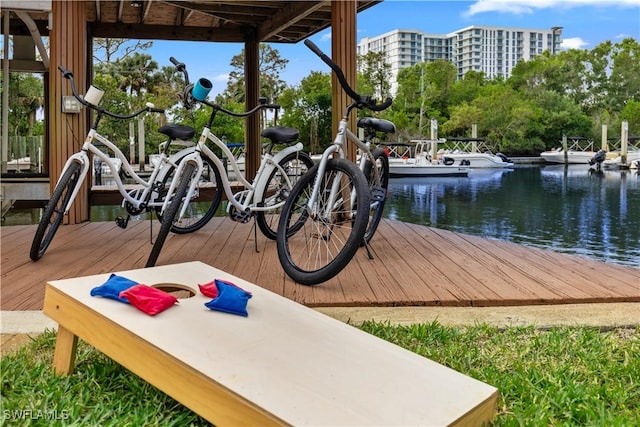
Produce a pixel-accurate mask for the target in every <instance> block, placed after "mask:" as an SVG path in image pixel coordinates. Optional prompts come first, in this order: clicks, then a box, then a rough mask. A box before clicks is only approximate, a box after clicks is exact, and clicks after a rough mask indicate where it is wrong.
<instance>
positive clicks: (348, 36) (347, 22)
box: [331, 0, 358, 161]
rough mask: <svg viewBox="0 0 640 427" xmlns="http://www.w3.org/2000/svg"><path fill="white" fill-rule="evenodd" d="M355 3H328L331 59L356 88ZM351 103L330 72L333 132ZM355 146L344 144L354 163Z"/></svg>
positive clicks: (352, 118) (345, 0)
mask: <svg viewBox="0 0 640 427" xmlns="http://www.w3.org/2000/svg"><path fill="white" fill-rule="evenodd" d="M357 5H358V3H357V2H355V1H350V0H335V1H332V2H331V59H333V61H334V62H335V63H336V64H338V66H339V67H340V68H342V72H343V73H344V76H345V78H346V79H347V83H349V86H351V87H352V88H353V89H356V76H357V74H356V7H357ZM351 101H352V100H351V98H349V96H348V95H347V94H346V93H345V91H344V90H343V89H342V87H341V86H340V83H339V82H338V79H337V78H336V76H335V74H334V73H333V72H332V73H331V123H332V127H333V131H334V132H335V131H336V130H337V129H338V126H339V124H340V120H341V119H342V114H343V113H344V110H345V108H346V106H347V105H348V103H350V102H351ZM355 119H356V112H355V111H352V113H351V115H350V117H349V128H350V129H351V130H352V131H353V130H354V129H355V127H356V123H355ZM356 148H357V147H356V146H355V145H353V144H350V143H347V146H346V147H345V152H346V155H347V158H349V159H350V160H352V161H355V160H356Z"/></svg>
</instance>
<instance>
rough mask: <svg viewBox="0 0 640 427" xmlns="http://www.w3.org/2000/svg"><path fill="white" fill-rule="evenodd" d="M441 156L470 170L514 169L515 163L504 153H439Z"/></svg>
mask: <svg viewBox="0 0 640 427" xmlns="http://www.w3.org/2000/svg"><path fill="white" fill-rule="evenodd" d="M439 155H442V156H446V157H448V158H451V159H453V160H454V162H455V163H456V164H458V165H466V166H469V167H470V168H474V169H475V168H512V167H513V162H512V161H511V160H509V159H508V158H507V156H505V155H504V154H502V153H498V154H493V153H491V152H488V151H487V152H484V153H479V152H477V153H472V152H463V151H454V152H446V151H445V152H439Z"/></svg>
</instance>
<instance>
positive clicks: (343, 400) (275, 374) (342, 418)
mask: <svg viewBox="0 0 640 427" xmlns="http://www.w3.org/2000/svg"><path fill="white" fill-rule="evenodd" d="M117 274H119V275H122V276H124V277H127V278H130V279H132V280H135V281H138V282H140V283H144V284H147V285H153V284H157V283H167V282H168V283H177V284H182V285H187V286H189V287H190V288H192V289H194V290H195V291H196V295H195V296H193V297H191V298H186V299H181V300H180V303H179V304H177V305H175V306H173V307H171V308H169V309H168V310H166V311H164V312H162V313H160V314H158V315H156V316H153V317H152V316H148V315H146V314H144V313H143V312H141V311H139V310H137V309H136V308H135V307H133V306H131V305H128V304H123V303H120V302H117V301H114V300H109V299H105V298H100V297H92V296H90V295H89V292H90V290H91V288H93V287H95V286H98V285H100V284H102V283H104V282H105V281H106V280H107V278H108V277H109V274H100V275H95V276H87V277H79V278H73V279H66V280H56V281H51V282H48V283H47V285H46V291H45V303H44V313H45V314H46V315H47V316H48V317H50V318H51V319H53V320H54V321H56V322H57V323H58V325H59V326H58V334H57V338H56V339H57V341H56V347H55V353H54V360H53V364H54V369H55V370H56V372H58V373H59V374H69V373H71V372H72V371H73V368H74V362H75V351H76V345H77V340H78V338H80V339H82V340H83V341H85V342H86V343H88V344H90V345H92V346H93V347H95V348H96V349H98V350H99V351H101V352H103V353H104V354H106V355H107V356H109V357H110V358H112V359H113V360H115V361H116V362H118V363H120V364H122V365H123V366H124V367H126V368H127V369H128V370H130V371H131V372H133V373H135V374H136V375H138V376H140V377H141V378H143V379H144V380H146V381H147V382H149V383H150V384H152V385H154V386H155V387H157V388H158V389H160V390H162V391H163V392H165V393H166V394H168V395H170V396H171V397H173V398H174V399H176V400H177V401H179V402H181V403H182V404H184V405H185V406H187V407H188V408H190V409H192V410H193V411H195V412H196V413H198V414H200V415H201V416H202V417H204V418H206V419H207V420H208V421H210V422H211V423H213V424H215V425H296V426H304V425H313V426H320V425H322V426H363V425H370V426H382V425H403V426H418V425H421V426H443V425H455V426H460V425H465V426H466V425H482V424H483V423H488V422H489V421H490V420H492V419H493V417H494V414H495V408H496V402H497V397H498V391H497V389H496V388H494V387H492V386H490V385H487V384H485V383H483V382H481V381H478V380H475V379H473V378H470V377H468V376H466V375H463V374H461V373H459V372H457V371H455V370H452V369H450V368H447V367H445V366H443V365H440V364H438V363H435V362H433V361H431V360H429V359H427V358H424V357H422V356H419V355H417V354H415V353H412V352H410V351H407V350H405V349H403V348H401V347H399V346H396V345H394V344H391V343H389V342H386V341H384V340H382V339H380V338H377V337H374V336H373V335H370V334H368V333H366V332H363V331H361V330H359V329H357V328H355V327H353V326H350V325H348V324H345V323H342V322H340V321H338V320H335V319H333V318H331V317H328V316H326V315H324V314H321V313H319V312H317V311H315V310H313V309H310V308H308V307H305V306H303V305H301V304H298V303H296V302H293V301H291V300H288V299H286V298H283V297H281V296H279V295H277V294H275V293H273V292H270V291H267V290H265V289H263V288H260V287H258V286H256V285H253V284H251V283H249V282H246V281H244V280H242V279H240V278H238V277H235V276H232V275H230V274H227V273H225V272H223V271H221V270H218V269H216V268H213V267H211V266H208V265H206V264H203V263H201V262H188V263H182V264H174V265H166V266H159V267H153V268H146V269H139V270H130V271H123V272H117ZM213 279H224V280H229V281H231V282H233V283H235V284H237V285H238V286H240V287H242V288H243V289H245V290H247V291H250V292H252V294H253V297H252V298H251V299H250V300H249V302H248V305H247V310H248V312H249V316H248V317H243V316H238V315H233V314H228V313H223V312H218V311H212V310H209V309H208V308H206V307H205V306H204V303H205V302H207V301H209V300H210V298H208V297H205V296H203V295H202V294H200V293H199V292H198V284H204V283H207V282H210V281H211V280H213ZM319 286H322V285H319ZM460 357H464V355H463V354H461V355H460Z"/></svg>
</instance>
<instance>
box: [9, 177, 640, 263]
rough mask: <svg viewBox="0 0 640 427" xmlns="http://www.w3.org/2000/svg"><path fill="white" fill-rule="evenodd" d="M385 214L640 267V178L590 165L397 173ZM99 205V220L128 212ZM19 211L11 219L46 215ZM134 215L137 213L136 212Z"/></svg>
mask: <svg viewBox="0 0 640 427" xmlns="http://www.w3.org/2000/svg"><path fill="white" fill-rule="evenodd" d="M390 190H391V195H390V199H389V200H388V202H387V205H386V207H385V216H386V217H387V218H391V219H397V220H401V221H406V222H412V223H416V224H423V225H428V226H433V227H438V228H445V229H448V230H453V231H458V232H462V233H467V234H473V235H478V236H483V237H490V238H498V239H503V240H509V241H512V242H516V243H521V244H525V245H530V246H536V247H540V248H545V249H551V250H554V251H558V252H565V253H570V254H577V255H582V256H586V257H590V258H595V259H599V260H605V261H608V262H613V263H618V264H623V265H630V266H634V267H640V177H639V175H638V173H637V172H628V171H627V172H624V171H607V172H604V173H602V174H592V173H589V170H588V167H587V165H584V166H582V165H575V166H573V165H572V166H569V167H568V168H565V167H564V166H543V167H522V168H515V169H513V170H508V171H494V170H488V169H487V170H473V171H472V172H471V173H470V175H469V178H397V179H392V180H391V183H390ZM122 212H123V211H122V209H120V207H118V206H101V207H93V208H92V211H91V215H92V218H93V220H95V221H111V220H112V219H113V218H114V217H115V216H117V215H123V213H122ZM38 215H39V213H38V211H37V210H32V211H19V212H12V213H11V214H10V215H8V216H7V218H6V220H5V221H3V223H2V224H3V225H14V224H30V223H36V222H37V221H38ZM132 219H133V218H132Z"/></svg>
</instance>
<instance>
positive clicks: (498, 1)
mask: <svg viewBox="0 0 640 427" xmlns="http://www.w3.org/2000/svg"><path fill="white" fill-rule="evenodd" d="M356 19H357V21H356V22H357V32H356V34H357V35H356V39H357V42H358V43H359V42H360V40H361V39H362V38H363V37H375V36H378V35H381V34H384V33H386V32H389V31H392V30H395V29H406V30H418V31H423V32H425V33H429V34H448V33H452V32H454V31H457V30H459V29H462V28H465V27H468V26H471V25H490V26H502V27H516V28H527V29H538V30H539V29H545V30H548V29H550V28H551V27H556V26H558V27H563V30H562V38H563V46H562V47H563V48H564V49H572V48H577V49H588V50H590V49H593V48H594V47H596V46H597V45H598V44H600V43H602V42H605V41H607V40H611V41H612V42H614V43H616V42H619V41H621V40H622V39H623V38H625V37H633V38H634V39H636V40H640V0H475V1H458V0H448V1H427V0H413V1H406V0H384V1H383V2H382V3H379V4H377V5H375V6H372V7H370V8H369V9H367V10H365V11H363V12H360V13H359V14H358V15H357V18H356ZM311 40H312V41H313V42H314V43H315V44H316V45H318V47H319V48H320V49H321V50H323V51H324V52H325V53H327V54H328V55H330V53H331V29H330V28H328V29H326V30H324V31H322V32H320V33H318V34H316V35H314V36H312V37H311ZM272 47H273V48H275V49H277V50H278V51H279V52H280V56H281V57H283V58H285V59H288V60H289V63H288V64H287V67H286V69H285V70H283V71H282V72H281V78H282V79H283V80H284V81H286V82H287V84H289V85H297V84H299V83H300V81H301V80H302V79H303V78H304V77H306V76H308V75H309V73H310V72H311V71H323V72H328V71H329V69H328V67H327V66H326V65H325V64H324V63H323V62H322V61H321V60H320V59H319V58H317V57H316V56H315V55H314V54H313V53H312V52H311V51H310V50H309V49H308V48H307V47H306V46H304V44H303V43H302V42H300V43H297V44H284V43H283V44H273V45H272ZM242 48H243V44H239V43H203V42H176V41H160V40H155V41H154V43H153V47H152V48H151V49H150V50H149V51H148V52H149V54H151V55H152V56H153V59H154V60H155V61H157V62H158V63H159V64H160V65H161V66H163V65H171V64H170V62H169V57H170V56H175V57H176V58H177V59H178V60H179V61H181V62H184V63H185V64H186V65H187V70H188V71H189V76H190V78H191V79H192V80H195V79H197V78H200V77H205V78H207V79H209V80H211V81H212V82H213V85H214V87H213V90H212V91H211V96H215V94H217V93H220V92H222V91H223V90H224V89H225V87H226V85H227V79H228V74H229V72H230V71H231V66H230V65H229V63H230V62H231V58H232V57H233V56H235V55H237V54H239V53H240V52H241V50H242ZM206 56H209V57H210V58H211V59H205V60H203V58H205V57H206Z"/></svg>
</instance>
